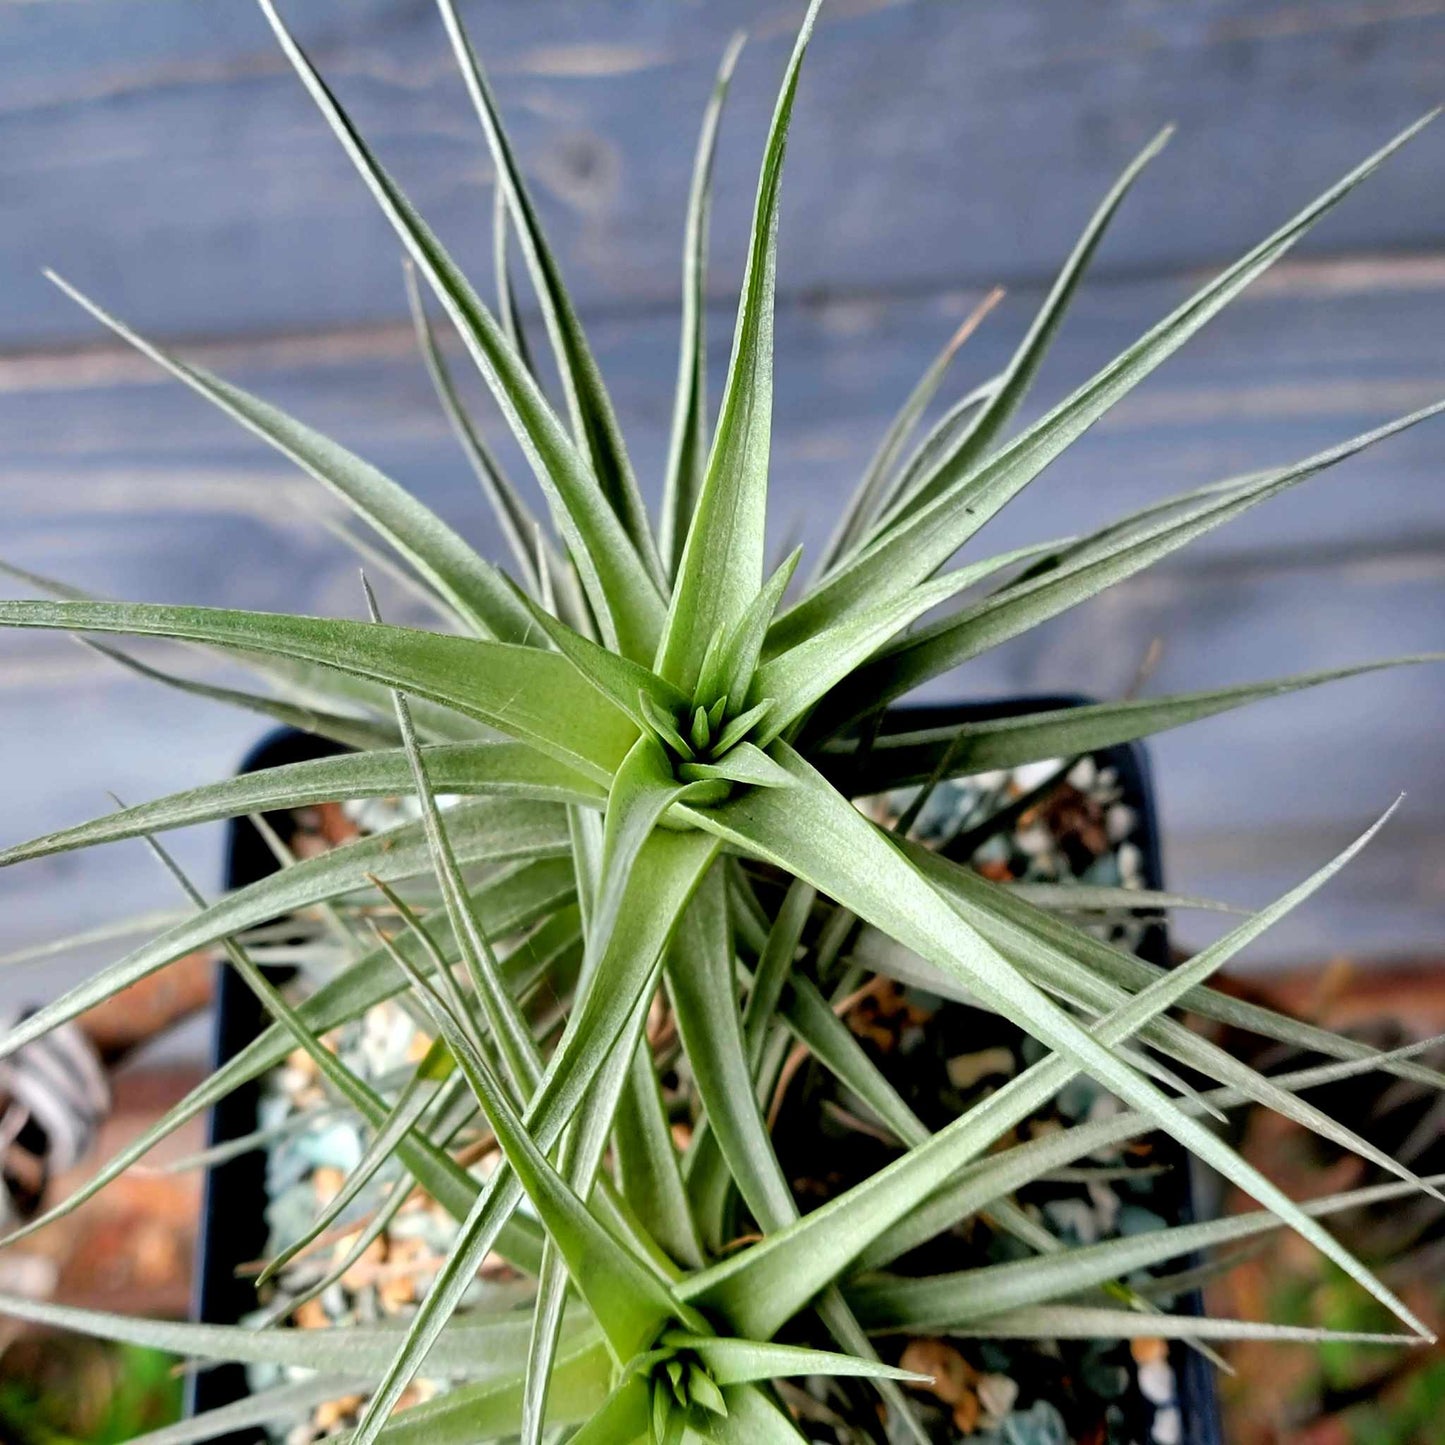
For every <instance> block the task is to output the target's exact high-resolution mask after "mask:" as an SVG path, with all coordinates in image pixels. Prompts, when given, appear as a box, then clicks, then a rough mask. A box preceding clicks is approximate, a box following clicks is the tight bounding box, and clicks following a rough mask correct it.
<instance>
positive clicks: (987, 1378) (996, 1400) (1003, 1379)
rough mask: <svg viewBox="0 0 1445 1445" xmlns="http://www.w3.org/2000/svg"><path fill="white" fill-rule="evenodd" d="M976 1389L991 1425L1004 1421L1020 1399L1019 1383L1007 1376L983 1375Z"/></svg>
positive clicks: (979, 1401)
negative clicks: (994, 1422)
mask: <svg viewBox="0 0 1445 1445" xmlns="http://www.w3.org/2000/svg"><path fill="white" fill-rule="evenodd" d="M974 1389H975V1391H976V1393H977V1394H978V1403H979V1404H980V1405H982V1406H983V1413H984V1414H985V1415H986V1416H987V1417H988V1419H989V1421H990V1423H992V1422H993V1421H997V1420H1002V1419H1003V1418H1004V1416H1005V1415H1007V1414H1008V1412H1009V1411H1010V1410H1012V1409H1013V1407H1014V1402H1015V1401H1016V1400H1017V1399H1018V1397H1019V1386H1018V1381H1017V1380H1011V1379H1009V1377H1008V1376H1007V1375H982V1376H980V1377H979V1382H978V1384H977V1385H975V1386H974Z"/></svg>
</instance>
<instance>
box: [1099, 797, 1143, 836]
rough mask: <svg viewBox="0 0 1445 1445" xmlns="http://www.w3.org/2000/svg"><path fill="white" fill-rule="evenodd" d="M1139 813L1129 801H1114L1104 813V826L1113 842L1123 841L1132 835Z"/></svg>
mask: <svg viewBox="0 0 1445 1445" xmlns="http://www.w3.org/2000/svg"><path fill="white" fill-rule="evenodd" d="M1138 822H1139V815H1138V814H1137V813H1136V812H1135V811H1134V810H1133V808H1131V807H1130V806H1129V805H1128V804H1127V803H1112V804H1110V806H1109V811H1108V812H1107V813H1106V814H1105V815H1104V828H1105V831H1106V832H1107V833H1108V835H1109V841H1110V842H1111V843H1122V842H1123V841H1124V840H1125V839H1126V838H1128V837H1130V836H1132V834H1133V832H1134V829H1135V827H1136V826H1137V825H1138Z"/></svg>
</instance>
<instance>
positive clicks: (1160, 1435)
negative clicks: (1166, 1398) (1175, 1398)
mask: <svg viewBox="0 0 1445 1445" xmlns="http://www.w3.org/2000/svg"><path fill="white" fill-rule="evenodd" d="M1149 1433H1150V1436H1151V1438H1152V1439H1153V1441H1154V1445H1179V1441H1180V1439H1181V1437H1182V1436H1183V1434H1184V1422H1183V1419H1182V1418H1181V1416H1180V1414H1179V1410H1178V1407H1177V1406H1174V1405H1169V1406H1167V1407H1166V1408H1164V1409H1163V1410H1160V1411H1159V1412H1158V1413H1157V1414H1156V1415H1155V1416H1154V1428H1153V1429H1152V1430H1151V1431H1150V1432H1149Z"/></svg>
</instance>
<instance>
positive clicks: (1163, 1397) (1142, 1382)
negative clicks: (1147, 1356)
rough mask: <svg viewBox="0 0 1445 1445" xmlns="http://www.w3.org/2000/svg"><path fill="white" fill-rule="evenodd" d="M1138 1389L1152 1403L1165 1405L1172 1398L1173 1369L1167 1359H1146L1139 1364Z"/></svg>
mask: <svg viewBox="0 0 1445 1445" xmlns="http://www.w3.org/2000/svg"><path fill="white" fill-rule="evenodd" d="M1139 1391H1140V1393H1141V1394H1142V1395H1143V1396H1144V1398H1145V1399H1146V1400H1148V1401H1149V1402H1150V1403H1151V1404H1154V1405H1167V1404H1168V1403H1169V1402H1170V1401H1171V1400H1172V1399H1173V1398H1174V1371H1173V1370H1171V1369H1170V1368H1169V1362H1168V1361H1167V1360H1146V1361H1145V1362H1144V1364H1142V1365H1140V1366H1139Z"/></svg>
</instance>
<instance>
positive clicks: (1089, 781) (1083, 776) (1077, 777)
mask: <svg viewBox="0 0 1445 1445" xmlns="http://www.w3.org/2000/svg"><path fill="white" fill-rule="evenodd" d="M1098 775H1099V768H1098V764H1096V763H1095V762H1094V760H1093V758H1080V759H1079V761H1078V762H1076V763H1075V764H1074V766H1073V767H1072V768H1070V769H1069V785H1070V787H1074V788H1077V789H1078V790H1079V791H1080V792H1081V793H1087V792H1088V791H1089V789H1090V788H1092V787H1093V786H1094V779H1095V778H1097V777H1098Z"/></svg>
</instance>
